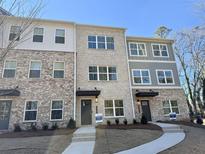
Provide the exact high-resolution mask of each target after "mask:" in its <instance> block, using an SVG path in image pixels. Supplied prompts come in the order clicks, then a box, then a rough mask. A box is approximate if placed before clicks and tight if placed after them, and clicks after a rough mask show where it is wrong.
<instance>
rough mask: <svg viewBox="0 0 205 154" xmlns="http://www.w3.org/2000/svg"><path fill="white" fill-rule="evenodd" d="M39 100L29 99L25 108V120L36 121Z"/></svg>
mask: <svg viewBox="0 0 205 154" xmlns="http://www.w3.org/2000/svg"><path fill="white" fill-rule="evenodd" d="M37 104H38V102H37V101H27V102H26V106H25V110H24V121H36V119H37Z"/></svg>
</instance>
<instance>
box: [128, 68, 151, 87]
mask: <svg viewBox="0 0 205 154" xmlns="http://www.w3.org/2000/svg"><path fill="white" fill-rule="evenodd" d="M132 76H133V83H134V84H150V83H151V79H150V72H149V70H147V69H134V70H132Z"/></svg>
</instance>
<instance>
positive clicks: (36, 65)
mask: <svg viewBox="0 0 205 154" xmlns="http://www.w3.org/2000/svg"><path fill="white" fill-rule="evenodd" d="M40 76H41V62H40V61H31V64H30V71H29V78H40Z"/></svg>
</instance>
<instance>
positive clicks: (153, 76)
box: [129, 62, 180, 86]
mask: <svg viewBox="0 0 205 154" xmlns="http://www.w3.org/2000/svg"><path fill="white" fill-rule="evenodd" d="M129 66H130V74H131V83H132V86H134V84H133V77H132V69H149V71H150V76H151V82H152V84H151V85H139V86H166V85H158V81H157V75H156V70H157V69H166V70H172V72H173V77H174V83H175V84H173V85H168V86H180V82H179V77H178V71H177V66H176V63H150V62H143V63H142V62H129ZM136 86H138V85H136Z"/></svg>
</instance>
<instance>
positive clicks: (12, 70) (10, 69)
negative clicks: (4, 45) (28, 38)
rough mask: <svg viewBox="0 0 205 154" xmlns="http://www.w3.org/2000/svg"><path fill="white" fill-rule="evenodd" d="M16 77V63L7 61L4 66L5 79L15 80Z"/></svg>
mask: <svg viewBox="0 0 205 154" xmlns="http://www.w3.org/2000/svg"><path fill="white" fill-rule="evenodd" d="M15 75H16V61H14V60H6V61H5V64H4V73H3V77H4V78H14V77H15Z"/></svg>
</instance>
